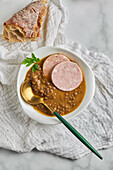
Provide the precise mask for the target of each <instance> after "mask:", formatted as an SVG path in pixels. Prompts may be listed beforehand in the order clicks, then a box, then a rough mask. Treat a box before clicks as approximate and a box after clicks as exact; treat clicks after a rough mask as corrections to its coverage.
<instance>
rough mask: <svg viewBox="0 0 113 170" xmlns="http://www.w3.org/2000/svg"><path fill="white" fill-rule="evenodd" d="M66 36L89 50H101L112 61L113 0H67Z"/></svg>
mask: <svg viewBox="0 0 113 170" xmlns="http://www.w3.org/2000/svg"><path fill="white" fill-rule="evenodd" d="M65 3H66V4H67V6H68V9H69V23H68V26H67V27H66V31H65V33H66V36H67V37H68V38H69V39H72V40H74V41H75V40H76V41H78V42H79V43H82V44H83V45H84V46H86V47H87V48H88V49H89V50H92V51H97V52H103V53H104V54H106V55H107V56H109V58H110V59H111V60H112V61H113V48H112V46H113V45H112V42H113V22H112V21H113V1H112V0H108V1H107V0H71V1H69V0H67V1H66V2H65Z"/></svg>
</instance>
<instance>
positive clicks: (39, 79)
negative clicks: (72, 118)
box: [25, 57, 86, 116]
mask: <svg viewBox="0 0 113 170" xmlns="http://www.w3.org/2000/svg"><path fill="white" fill-rule="evenodd" d="M68 58H69V57H68ZM46 59H47V57H45V58H43V59H41V60H40V61H39V62H38V66H39V70H36V71H35V72H32V67H31V68H30V69H29V70H28V72H27V74H26V77H25V80H27V79H32V89H33V93H34V94H35V95H38V96H40V97H43V98H44V99H45V102H46V103H47V104H48V106H49V107H51V108H52V109H53V110H54V111H57V112H58V113H59V114H60V115H66V114H68V113H70V112H72V111H74V110H75V109H76V108H77V107H78V106H79V105H80V103H81V102H82V100H83V98H84V95H85V91H86V83H85V78H84V75H83V80H82V82H81V84H80V85H79V86H78V87H77V88H76V89H74V90H72V91H62V90H59V89H58V88H57V87H55V86H54V84H53V83H52V81H51V78H50V77H46V76H45V75H44V73H43V63H44V61H45V60H46ZM70 61H72V60H70ZM72 62H75V61H72ZM33 108H34V109H36V110H37V111H39V112H40V113H42V114H44V115H47V116H54V115H53V114H52V113H51V112H50V111H49V110H48V109H47V108H46V107H45V106H44V105H43V104H38V105H36V106H33Z"/></svg>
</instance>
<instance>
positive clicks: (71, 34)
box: [0, 0, 113, 170]
mask: <svg viewBox="0 0 113 170" xmlns="http://www.w3.org/2000/svg"><path fill="white" fill-rule="evenodd" d="M28 2H29V0H24V1H23V0H19V1H15V0H0V23H1V24H0V31H1V30H2V23H3V21H4V20H5V19H6V18H7V16H11V15H12V14H13V13H14V12H15V11H16V10H17V9H21V8H22V7H23V5H26V4H27V3H28ZM64 4H65V5H66V6H67V8H68V12H69V22H68V25H67V27H66V30H65V36H66V37H67V38H68V39H71V40H74V41H78V42H79V43H81V44H83V45H84V46H86V47H87V48H88V49H89V50H92V51H97V52H103V53H104V54H106V55H107V56H108V57H109V58H110V59H111V61H113V48H112V46H113V43H112V42H113V0H64ZM9 5H10V8H9ZM100 153H101V154H102V155H103V157H104V159H103V160H102V161H101V160H99V159H98V158H97V157H96V156H95V155H94V154H92V153H90V154H88V155H87V156H85V157H83V158H81V159H79V160H74V161H72V160H69V159H64V158H61V157H58V156H55V155H52V154H49V153H45V152H38V151H36V150H33V151H32V152H30V153H24V154H18V153H15V152H13V151H9V150H5V149H0V170H9V169H10V170H31V169H33V170H113V147H111V148H109V149H106V150H101V151H100Z"/></svg>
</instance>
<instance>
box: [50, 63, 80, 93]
mask: <svg viewBox="0 0 113 170" xmlns="http://www.w3.org/2000/svg"><path fill="white" fill-rule="evenodd" d="M51 79H52V82H53V84H54V85H55V86H56V87H57V88H58V89H60V90H62V91H71V90H74V89H75V88H77V87H78V86H79V85H80V83H81V81H82V79H83V78H82V71H81V69H80V67H79V66H78V65H77V64H76V63H74V62H69V61H63V62H61V63H59V64H58V65H56V66H55V67H54V69H53V71H52V75H51Z"/></svg>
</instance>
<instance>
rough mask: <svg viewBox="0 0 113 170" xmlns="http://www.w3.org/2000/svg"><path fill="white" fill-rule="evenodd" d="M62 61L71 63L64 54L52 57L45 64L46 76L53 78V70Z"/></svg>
mask: <svg viewBox="0 0 113 170" xmlns="http://www.w3.org/2000/svg"><path fill="white" fill-rule="evenodd" d="M62 61H70V60H69V59H68V58H67V57H66V56H65V55H63V54H52V55H50V56H49V57H48V58H47V59H46V60H45V62H44V64H43V72H44V75H45V76H51V72H52V69H53V68H54V67H55V66H56V65H57V64H59V63H60V62H62Z"/></svg>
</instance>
